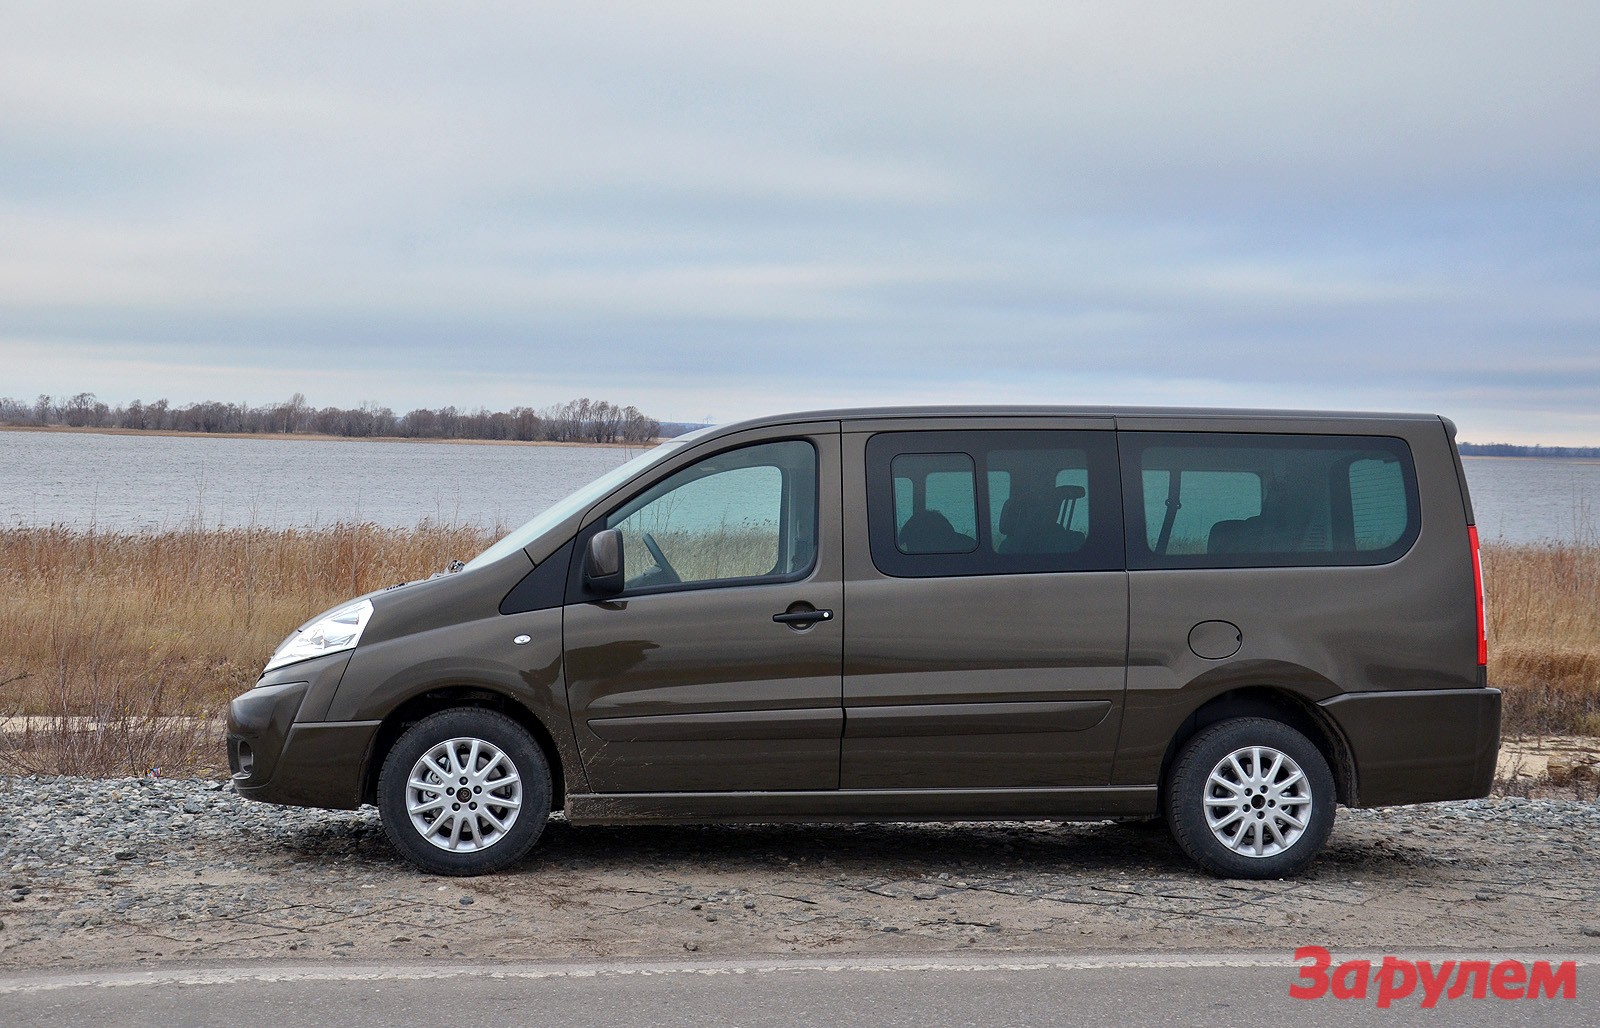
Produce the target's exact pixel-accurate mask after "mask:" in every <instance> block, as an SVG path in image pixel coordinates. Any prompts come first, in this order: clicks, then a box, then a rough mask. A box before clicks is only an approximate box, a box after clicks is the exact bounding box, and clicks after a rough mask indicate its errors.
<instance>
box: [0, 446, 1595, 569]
mask: <svg viewBox="0 0 1600 1028" xmlns="http://www.w3.org/2000/svg"><path fill="white" fill-rule="evenodd" d="M639 452H640V451H638V450H630V449H625V448H620V447H601V446H506V445H494V444H484V443H395V442H361V441H356V440H351V441H344V440H338V441H318V440H308V439H213V438H207V437H204V436H199V437H196V436H183V437H176V436H155V435H96V434H88V433H67V432H59V433H58V432H0V527H9V526H16V525H50V524H60V525H68V526H72V527H75V528H87V527H90V526H95V527H98V528H100V529H104V530H108V531H118V532H150V531H158V530H161V529H168V528H181V527H187V526H190V525H194V524H200V525H202V526H205V527H213V526H217V525H227V526H237V525H250V524H254V525H260V526H265V527H272V528H286V527H291V526H316V525H328V524H332V523H334V522H337V521H371V522H375V523H377V524H380V525H390V526H397V527H409V526H412V525H415V524H417V523H418V522H419V521H422V520H424V519H431V520H434V521H441V522H446V523H466V524H474V525H480V526H483V527H485V528H492V527H494V526H496V525H500V526H504V527H507V528H509V527H511V526H514V525H517V524H520V523H521V522H523V521H525V520H527V519H528V518H530V517H532V516H533V515H534V514H537V513H538V512H539V511H541V510H543V509H544V508H545V507H548V506H549V505H550V504H552V503H554V502H555V501H556V500H558V499H560V498H561V497H562V496H565V495H566V494H567V493H569V492H571V491H572V490H574V489H576V488H578V487H579V486H581V485H583V484H584V483H586V482H588V481H591V480H592V479H594V478H597V477H599V476H600V475H601V474H604V473H605V472H606V471H609V470H610V469H611V468H613V467H615V466H617V465H618V464H621V463H622V462H623V461H625V460H627V459H629V458H630V457H632V456H634V455H635V454H637V453H639ZM1465 466H1466V470H1467V481H1468V484H1469V485H1470V487H1471V490H1472V500H1473V506H1474V508H1475V509H1476V512H1477V515H1478V525H1479V528H1480V530H1481V531H1482V533H1483V535H1484V538H1485V539H1499V540H1504V541H1507V542H1535V541H1539V540H1549V539H1554V540H1573V539H1578V538H1587V539H1592V538H1594V536H1595V534H1596V531H1597V528H1600V461H1564V460H1545V459H1517V458H1501V457H1478V458H1468V459H1467V460H1466V461H1465Z"/></svg>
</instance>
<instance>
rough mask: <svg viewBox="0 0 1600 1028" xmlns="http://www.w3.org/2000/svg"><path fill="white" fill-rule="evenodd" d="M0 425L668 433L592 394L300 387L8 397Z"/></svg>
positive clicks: (596, 435) (496, 435)
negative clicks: (324, 401) (350, 403)
mask: <svg viewBox="0 0 1600 1028" xmlns="http://www.w3.org/2000/svg"><path fill="white" fill-rule="evenodd" d="M0 424H3V425H23V426H34V427H48V426H56V425H65V426H68V427H72V428H126V429H134V430H143V431H175V432H249V433H263V434H267V433H270V434H295V433H298V434H309V435H336V436H350V437H352V438H370V437H374V436H400V437H404V438H410V439H516V440H521V441H523V442H532V441H535V440H547V441H550V442H562V443H577V442H583V443H644V442H649V441H650V440H652V439H655V438H657V437H658V436H659V435H660V434H661V422H659V421H658V420H656V419H655V418H652V417H648V416H646V415H645V414H643V413H641V412H640V411H639V409H638V408H637V407H631V406H630V407H618V406H617V405H616V404H614V403H608V402H607V401H605V400H591V399H588V398H587V397H585V398H584V399H581V400H568V401H567V402H566V403H561V404H556V405H554V406H550V407H544V408H542V409H539V410H535V409H533V408H532V407H513V408H511V409H510V410H504V411H491V410H488V409H486V408H483V407H479V408H478V409H476V410H471V411H464V410H459V409H457V408H455V407H441V408H439V409H438V410H430V409H428V408H418V409H417V410H413V411H407V412H406V413H404V414H396V413H395V412H394V411H392V410H390V409H389V408H388V407H379V406H377V405H376V404H371V403H363V404H362V405H361V406H359V407H353V408H340V407H313V406H311V405H310V404H309V403H307V402H306V398H305V396H304V395H303V394H301V393H295V394H294V396H292V397H290V398H289V399H288V400H287V401H285V402H283V403H276V404H267V405H265V406H262V407H250V406H246V405H245V404H240V403H220V402H217V401H215V400H208V401H206V402H204V403H191V404H187V405H182V406H178V405H174V404H170V403H168V402H167V401H166V400H155V401H153V402H151V403H145V402H143V401H141V400H134V401H133V402H131V403H128V404H117V405H115V406H112V405H110V404H107V403H106V402H105V401H103V400H100V399H98V398H97V397H96V396H95V394H94V393H78V394H77V395H76V396H70V397H52V396H46V395H41V396H39V398H38V399H37V400H35V401H33V402H32V403H28V402H26V401H24V400H13V399H11V398H10V397H0Z"/></svg>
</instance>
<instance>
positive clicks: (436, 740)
mask: <svg viewBox="0 0 1600 1028" xmlns="http://www.w3.org/2000/svg"><path fill="white" fill-rule="evenodd" d="M378 812H379V814H380V815H381V816H382V818H383V828H384V832H385V834H387V835H388V836H389V841H390V842H391V843H393V844H394V848H395V849H396V850H398V851H399V852H400V855H401V856H403V857H405V858H406V859H407V860H409V861H411V862H412V863H413V864H415V865H417V866H418V867H420V868H422V869H423V870H424V871H430V872H432V873H434V874H441V875H457V876H469V875H481V874H488V873H490V872H491V871H498V870H500V869H501V868H503V867H505V866H507V865H508V864H511V863H514V862H515V861H517V860H519V859H521V857H522V856H523V855H524V854H526V853H527V852H528V850H529V849H531V848H532V847H533V844H534V843H535V842H537V841H538V840H539V836H540V834H541V833H542V832H543V831H544V826H545V822H546V821H548V820H549V818H550V766H549V764H548V763H547V762H546V760H545V757H544V753H543V752H542V751H541V750H540V749H539V744H538V743H536V742H534V740H533V738H532V737H531V736H530V735H529V734H528V732H527V730H526V729H524V728H523V727H522V726H521V725H519V724H517V723H516V722H515V721H513V720H511V719H510V718H508V717H506V716H505V715H504V714H499V713H496V712H495V711H492V710H482V709H479V708H475V707H463V708H459V709H456V710H446V711H441V712H439V713H437V714H431V715H429V716H428V717H425V718H423V719H422V720H421V721H418V722H417V723H416V724H414V725H412V726H411V727H410V728H408V729H406V731H405V734H404V735H402V736H400V738H399V740H398V741H396V742H395V744H394V747H393V748H392V749H391V750H390V751H389V755H388V757H386V758H385V759H384V762H383V770H382V771H381V772H380V774H379V776H378Z"/></svg>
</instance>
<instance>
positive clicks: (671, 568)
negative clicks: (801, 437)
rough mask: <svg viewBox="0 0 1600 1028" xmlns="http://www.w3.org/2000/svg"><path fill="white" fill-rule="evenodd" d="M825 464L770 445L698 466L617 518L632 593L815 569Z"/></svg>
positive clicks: (798, 448) (792, 445)
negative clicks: (820, 468) (821, 471)
mask: <svg viewBox="0 0 1600 1028" xmlns="http://www.w3.org/2000/svg"><path fill="white" fill-rule="evenodd" d="M816 497H817V456H816V450H815V449H813V448H812V446H811V444H810V443H806V442H800V441H794V440H791V441H786V442H780V443H763V444H761V445H758V446H747V447H744V448H742V449H737V450H730V451H728V452H726V453H720V454H717V455H715V456H712V457H708V458H706V459H705V460H702V461H700V462H699V463H697V464H692V465H690V466H689V467H687V468H685V469H683V470H682V471H679V472H677V473H676V474H674V475H672V476H671V477H670V478H668V479H666V480H665V481H664V482H660V483H658V484H656V485H655V486H653V487H651V488H650V489H648V490H646V491H645V492H644V493H642V494H640V495H639V496H636V497H634V498H633V499H632V500H630V501H628V502H627V503H625V504H623V505H622V506H621V507H619V508H618V509H617V510H615V511H613V512H612V513H611V515H610V516H608V517H607V518H606V520H605V527H607V528H615V529H618V530H619V531H620V532H621V533H622V554H623V572H624V576H625V578H626V579H627V587H628V589H629V590H630V591H632V590H638V589H648V588H652V587H660V586H674V585H679V584H697V583H708V582H718V581H724V580H739V579H759V578H788V577H791V576H793V575H796V574H801V573H804V572H805V571H807V570H808V569H809V568H810V567H811V562H812V559H813V557H814V556H815V552H816V538H817V499H816Z"/></svg>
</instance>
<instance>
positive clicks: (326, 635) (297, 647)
mask: <svg viewBox="0 0 1600 1028" xmlns="http://www.w3.org/2000/svg"><path fill="white" fill-rule="evenodd" d="M371 617H372V601H371V600H360V601H358V602H356V603H351V604H347V605H345V606H343V607H340V608H339V609H338V610H335V611H331V612H329V613H328V614H325V615H323V616H322V617H320V618H318V619H317V620H315V621H313V622H311V624H309V625H307V626H306V627H305V628H304V629H303V630H302V631H299V632H296V633H295V634H294V635H291V636H290V637H289V638H287V639H285V640H284V641H283V645H281V646H279V647H278V649H277V650H276V652H274V653H273V654H272V659H271V660H269V661H267V666H266V667H265V668H264V669H263V671H262V673H263V674H265V673H266V672H267V671H271V670H272V669H273V668H280V667H283V666H284V665H285V664H293V663H295V662H296V661H300V660H310V659H311V658H312V657H324V656H327V655H328V654H330V653H338V652H339V651H341V650H353V649H355V648H356V643H358V642H360V641H361V632H362V630H363V629H364V628H366V627H367V621H368V619H370V618H371Z"/></svg>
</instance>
